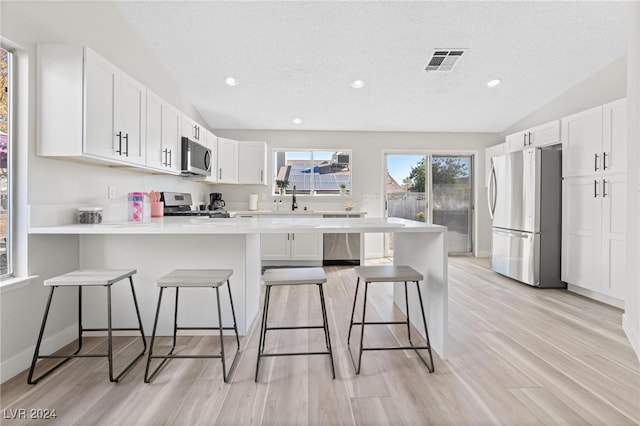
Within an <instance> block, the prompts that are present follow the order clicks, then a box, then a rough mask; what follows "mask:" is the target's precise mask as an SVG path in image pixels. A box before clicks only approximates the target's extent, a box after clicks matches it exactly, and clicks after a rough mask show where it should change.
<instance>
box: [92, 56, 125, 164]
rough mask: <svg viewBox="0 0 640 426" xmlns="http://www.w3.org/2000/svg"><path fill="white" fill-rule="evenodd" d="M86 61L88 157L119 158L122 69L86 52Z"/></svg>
mask: <svg viewBox="0 0 640 426" xmlns="http://www.w3.org/2000/svg"><path fill="white" fill-rule="evenodd" d="M85 59H86V61H85V79H86V80H85V108H86V117H85V139H84V151H85V152H86V153H87V154H91V155H96V156H99V157H105V158H118V157H119V154H118V153H116V151H119V150H120V149H119V148H120V145H121V141H122V139H121V136H117V135H116V133H117V131H116V130H115V127H114V126H115V111H116V104H117V103H118V101H119V99H118V96H119V95H118V93H119V89H118V87H119V85H120V70H119V69H118V68H117V67H116V66H114V65H113V64H111V63H110V62H109V61H107V60H105V59H104V58H102V57H101V56H100V55H98V54H97V53H95V52H94V51H92V50H91V49H86V58H85Z"/></svg>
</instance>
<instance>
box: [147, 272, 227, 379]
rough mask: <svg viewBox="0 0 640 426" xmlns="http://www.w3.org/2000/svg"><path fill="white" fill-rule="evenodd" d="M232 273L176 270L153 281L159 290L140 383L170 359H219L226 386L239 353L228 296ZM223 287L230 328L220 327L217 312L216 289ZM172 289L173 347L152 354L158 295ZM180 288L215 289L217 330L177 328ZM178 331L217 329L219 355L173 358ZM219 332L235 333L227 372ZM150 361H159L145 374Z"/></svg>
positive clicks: (160, 295)
mask: <svg viewBox="0 0 640 426" xmlns="http://www.w3.org/2000/svg"><path fill="white" fill-rule="evenodd" d="M232 274H233V271H232V270H231V269H176V270H174V271H172V272H170V273H169V274H167V275H165V276H163V277H161V278H159V279H158V281H156V286H157V287H160V293H159V294H158V307H157V309H156V316H155V320H154V322H153V333H152V334H151V345H150V346H149V355H148V357H147V366H146V368H145V371H144V382H145V383H150V382H151V380H152V379H153V378H154V377H155V376H156V375H157V374H158V372H159V371H160V369H161V368H162V367H163V366H164V365H165V363H166V362H167V361H168V360H170V359H173V358H191V359H193V358H220V359H221V360H222V377H223V379H224V382H225V383H229V377H230V376H231V374H232V373H233V370H234V369H235V367H236V362H237V360H238V354H239V353H240V337H239V336H238V325H237V323H236V312H235V310H234V308H233V298H232V297H231V284H230V283H229V277H231V275H232ZM225 283H226V284H227V289H228V290H229V303H230V304H231V314H232V316H233V327H224V326H223V325H222V312H221V310H220V286H222V285H224V284H225ZM168 287H172V288H175V289H176V299H175V310H174V314H173V345H172V346H171V350H170V351H169V353H168V354H166V355H153V343H154V341H155V338H156V329H157V327H158V316H159V315H160V306H161V304H162V293H163V292H164V289H165V288H168ZM183 287H191V288H203V287H211V288H214V289H215V290H216V293H215V294H216V303H217V308H218V326H217V327H178V290H179V289H180V288H183ZM178 330H218V331H219V332H220V355H174V353H173V351H174V350H175V348H176V336H177V333H178ZM223 330H234V332H235V334H236V345H237V350H236V354H235V356H234V357H233V362H232V363H231V368H230V369H229V372H228V373H227V365H226V356H225V355H226V354H225V351H224V339H223ZM152 359H162V362H161V363H160V365H158V366H157V367H156V369H155V370H153V372H152V373H151V374H149V365H150V363H151V360H152Z"/></svg>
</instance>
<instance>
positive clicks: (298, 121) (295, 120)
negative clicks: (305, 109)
mask: <svg viewBox="0 0 640 426" xmlns="http://www.w3.org/2000/svg"><path fill="white" fill-rule="evenodd" d="M291 122H292V123H293V124H300V123H302V120H300V119H299V118H294V119H293V120H291Z"/></svg>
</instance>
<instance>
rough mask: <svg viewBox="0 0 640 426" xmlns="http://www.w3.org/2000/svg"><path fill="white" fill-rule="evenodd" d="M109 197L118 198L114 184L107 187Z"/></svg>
mask: <svg viewBox="0 0 640 426" xmlns="http://www.w3.org/2000/svg"><path fill="white" fill-rule="evenodd" d="M107 198H109V199H110V200H111V199H113V198H116V187H115V186H113V185H109V186H108V187H107Z"/></svg>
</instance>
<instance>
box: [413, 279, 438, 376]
mask: <svg viewBox="0 0 640 426" xmlns="http://www.w3.org/2000/svg"><path fill="white" fill-rule="evenodd" d="M416 288H417V289H418V300H420V311H421V312H422V323H423V324H424V335H425V337H426V338H427V346H428V348H429V349H428V350H429V361H430V364H429V365H427V363H426V362H425V360H424V359H423V358H422V356H420V354H418V356H420V359H421V360H422V362H423V363H424V364H425V365H426V366H427V368H428V369H429V373H433V372H434V370H435V367H434V365H433V355H432V354H431V342H430V341H429V330H428V329H427V318H426V317H425V315H424V305H423V303H422V293H421V292H420V283H419V282H418V281H416ZM416 353H418V351H416Z"/></svg>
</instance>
